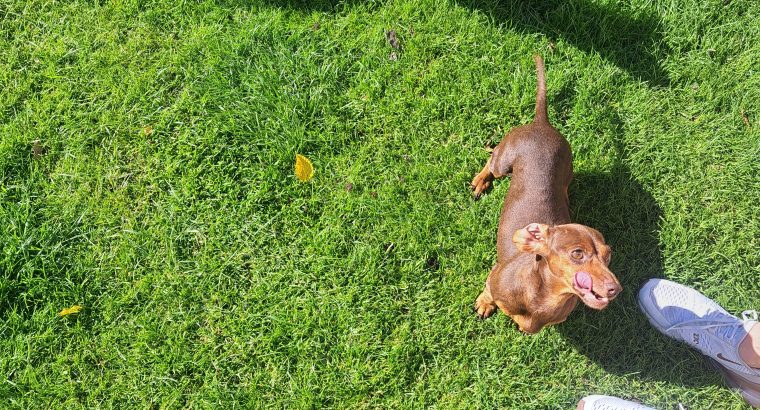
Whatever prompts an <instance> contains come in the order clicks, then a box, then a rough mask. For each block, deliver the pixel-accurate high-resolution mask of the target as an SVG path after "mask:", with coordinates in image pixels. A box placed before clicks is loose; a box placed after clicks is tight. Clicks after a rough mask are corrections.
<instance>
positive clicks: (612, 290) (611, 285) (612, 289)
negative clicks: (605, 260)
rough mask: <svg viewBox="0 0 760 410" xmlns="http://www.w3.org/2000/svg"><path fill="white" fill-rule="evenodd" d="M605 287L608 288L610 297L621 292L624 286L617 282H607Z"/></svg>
mask: <svg viewBox="0 0 760 410" xmlns="http://www.w3.org/2000/svg"><path fill="white" fill-rule="evenodd" d="M604 287H605V288H607V297H608V298H614V297H615V296H617V295H618V293H620V291H622V290H623V287H622V286H620V285H618V284H617V283H615V282H607V283H605V284H604Z"/></svg>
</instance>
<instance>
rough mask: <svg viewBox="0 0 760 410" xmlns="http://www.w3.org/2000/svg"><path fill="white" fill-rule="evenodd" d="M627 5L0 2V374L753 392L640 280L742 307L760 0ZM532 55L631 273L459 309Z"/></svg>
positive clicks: (487, 252) (158, 401) (400, 395)
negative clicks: (482, 173)
mask: <svg viewBox="0 0 760 410" xmlns="http://www.w3.org/2000/svg"><path fill="white" fill-rule="evenodd" d="M535 3H539V4H535ZM633 3H634V4H628V2H622V1H614V0H569V1H559V0H548V1H540V2H538V1H519V0H513V1H509V0H501V1H499V0H486V1H466V0H450V1H448V2H438V1H433V0H422V1H412V0H408V1H407V0H399V1H389V2H360V1H350V0H347V1H345V2H339V3H330V2H318V1H314V2H309V1H302V2H296V1H293V2H290V3H284V2H283V3H280V2H274V1H272V2H266V1H265V2H257V1H250V2H249V1H244V0H217V1H197V2H196V1H189V2H184V1H179V2H176V1H164V0H154V1H140V2H138V1H130V0H123V1H118V0H117V1H78V0H76V1H66V2H57V1H21V0H3V1H2V2H0V400H1V401H2V402H3V403H5V404H4V405H10V406H12V407H16V408H30V407H32V408H78V407H86V408H92V407H104V408H113V407H118V408H146V407H151V408H218V407H223V408H232V407H236V408H260V407H286V408H305V407H310V408H320V407H338V408H402V407H404V408H419V407H423V406H432V407H438V408H495V407H499V408H510V409H511V408H515V409H518V408H521V409H535V408H556V409H568V408H572V407H573V406H574V403H575V402H576V401H577V400H578V399H579V398H580V397H582V396H583V395H586V394H591V393H607V394H615V395H619V396H623V397H626V398H634V399H637V400H641V401H643V402H646V403H648V404H650V405H652V406H655V407H659V408H662V409H668V408H673V406H674V405H675V404H677V403H678V402H682V403H684V404H686V405H687V406H688V407H689V408H691V409H710V408H726V409H728V408H743V406H745V405H744V404H743V402H742V400H741V398H740V397H739V396H738V395H737V394H736V393H734V392H732V391H731V390H728V389H726V388H724V387H722V384H721V381H720V379H719V377H718V376H717V375H716V374H714V373H713V372H712V370H711V368H710V366H709V364H708V363H707V362H706V361H705V360H704V359H703V358H702V357H701V356H699V355H698V354H697V353H694V352H692V351H690V350H689V349H687V348H685V347H684V346H682V345H679V344H677V343H675V342H672V341H670V340H668V339H666V338H664V337H662V336H660V335H659V334H658V333H657V332H656V331H655V330H654V329H652V328H650V327H649V325H648V324H647V322H646V320H645V319H644V318H643V317H642V315H641V314H640V313H639V311H638V309H637V307H636V304H635V298H634V295H635V291H636V289H637V286H638V285H639V284H640V283H641V282H642V281H643V280H645V279H647V278H650V277H666V278H670V279H673V280H676V281H679V282H682V283H686V284H689V285H692V286H694V287H696V288H697V289H699V290H701V291H703V292H704V293H706V294H707V295H708V296H710V297H713V298H715V299H716V300H718V301H719V302H720V303H721V304H723V305H724V306H725V307H726V308H727V309H728V310H730V311H732V312H735V313H737V312H739V311H741V310H743V309H748V308H760V284H759V283H758V278H759V277H760V276H759V275H760V258H759V255H758V249H760V211H759V210H760V207H758V204H759V203H760V177H759V175H760V165H759V161H758V159H759V158H760V71H758V70H760V3H757V2H756V1H753V0H732V1H726V2H720V1H710V2H706V1H698V0H656V1H636V2H633ZM724 3H727V4H725V5H724ZM390 29H393V30H396V32H397V33H398V37H399V39H400V41H401V48H400V49H399V50H397V51H395V53H396V59H392V58H390V57H391V53H392V52H393V49H392V48H391V47H390V46H389V45H388V42H387V41H386V39H385V31H386V30H390ZM536 52H538V53H541V54H543V55H544V56H545V59H546V64H547V78H548V90H549V112H550V118H551V120H552V121H553V123H554V125H555V127H556V128H558V129H559V130H560V131H561V132H562V133H563V134H564V135H565V136H566V137H567V138H568V140H569V141H570V144H571V145H572V148H573V151H574V155H575V158H574V164H575V172H576V180H575V182H574V184H573V186H572V187H571V205H572V206H573V217H574V219H575V220H577V221H580V222H583V223H586V224H588V225H591V226H594V227H596V228H598V229H599V230H601V231H602V233H603V234H604V235H605V236H606V238H607V240H608V242H609V243H610V244H611V246H612V248H613V251H614V254H613V261H612V268H613V270H614V271H615V272H616V273H617V274H618V277H619V278H621V280H622V282H623V285H624V287H625V292H624V293H623V294H622V295H621V297H620V298H619V299H618V300H616V301H615V302H614V303H612V304H611V306H610V307H609V308H608V309H607V310H605V311H603V312H595V311H591V310H589V309H587V308H583V307H579V308H578V309H576V311H575V312H574V313H573V314H572V315H571V317H570V319H569V320H568V321H567V322H566V323H564V324H561V325H558V326H554V327H551V328H548V329H546V330H544V331H542V332H541V333H540V334H539V335H537V336H532V337H530V336H524V335H521V334H520V333H519V332H518V331H517V330H516V329H515V327H514V326H513V324H512V323H511V321H510V320H509V318H507V317H506V316H505V315H503V314H499V315H497V316H495V317H494V318H492V319H489V320H486V321H478V320H476V319H475V317H474V316H473V314H471V312H470V306H471V305H472V303H473V301H474V299H475V297H476V296H477V295H478V293H479V292H480V290H481V289H482V286H483V282H484V280H485V277H486V274H487V272H488V270H489V269H490V267H491V265H492V263H493V262H494V259H495V255H496V250H495V241H496V238H495V234H496V227H497V223H498V215H499V210H500V207H501V203H502V200H503V198H504V195H505V193H506V192H507V189H508V186H509V183H508V181H506V180H505V181H500V182H498V183H497V184H496V186H495V188H494V189H493V190H492V191H491V192H490V193H488V194H487V195H486V196H485V197H484V198H483V199H482V200H481V201H478V202H474V201H473V200H472V199H471V197H470V192H469V191H468V189H467V183H468V182H469V180H470V179H471V177H472V175H473V174H474V173H475V172H477V171H478V170H479V169H480V167H481V166H482V165H483V163H484V161H485V160H486V158H487V157H488V152H487V151H486V149H485V146H486V145H489V144H490V143H493V142H497V141H498V140H499V139H500V138H501V136H502V135H503V134H504V133H505V131H506V130H508V129H509V128H511V127H513V126H516V125H519V124H523V123H525V122H528V121H530V120H531V119H532V115H533V104H534V92H535V74H534V66H533V62H532V59H531V55H532V54H533V53H536ZM146 127H152V129H153V132H152V133H147V134H149V135H146V132H145V131H144V130H145V128H146ZM35 140H39V141H40V142H39V144H40V146H41V148H42V153H41V155H39V156H37V155H33V154H32V147H33V145H34V141H35ZM296 153H302V154H304V155H307V156H308V157H309V158H311V159H312V161H313V162H314V165H315V168H316V175H315V177H314V179H313V180H312V181H310V182H308V183H300V182H299V181H297V180H296V179H295V177H294V176H293V169H292V168H293V163H294V156H295V154H296ZM349 184H350V185H349ZM73 304H81V305H82V306H84V309H83V310H82V312H81V313H79V314H78V315H71V316H68V317H65V318H60V317H57V316H56V315H57V312H59V311H60V310H61V309H63V308H65V307H69V306H71V305H73Z"/></svg>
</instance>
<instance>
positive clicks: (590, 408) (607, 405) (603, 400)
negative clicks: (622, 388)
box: [576, 395, 654, 410]
mask: <svg viewBox="0 0 760 410" xmlns="http://www.w3.org/2000/svg"><path fill="white" fill-rule="evenodd" d="M576 409H577V410H654V409H653V408H651V407H647V406H644V405H643V404H639V403H635V402H632V401H628V400H623V399H619V398H617V397H612V396H600V395H593V396H586V397H584V398H582V399H581V401H579V402H578V407H577V408H576Z"/></svg>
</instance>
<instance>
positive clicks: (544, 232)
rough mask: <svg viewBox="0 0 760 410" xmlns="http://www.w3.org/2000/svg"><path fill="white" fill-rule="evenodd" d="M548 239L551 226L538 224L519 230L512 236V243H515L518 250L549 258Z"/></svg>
mask: <svg viewBox="0 0 760 410" xmlns="http://www.w3.org/2000/svg"><path fill="white" fill-rule="evenodd" d="M548 239H549V226H548V225H544V224H537V223H532V224H530V225H528V226H526V227H525V228H522V229H518V230H517V231H515V234H514V235H512V242H514V243H515V246H516V247H517V249H518V250H520V251H523V252H530V253H535V254H537V255H541V256H549V242H548Z"/></svg>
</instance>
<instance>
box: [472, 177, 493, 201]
mask: <svg viewBox="0 0 760 410" xmlns="http://www.w3.org/2000/svg"><path fill="white" fill-rule="evenodd" d="M490 175H491V174H490V173H488V174H486V175H483V173H482V172H481V173H479V174H477V175H475V178H473V179H472V182H471V183H470V189H472V197H473V198H475V199H479V198H480V196H481V195H482V194H483V192H485V190H486V189H488V187H490V186H491V181H492V180H493V178H491V177H490Z"/></svg>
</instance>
